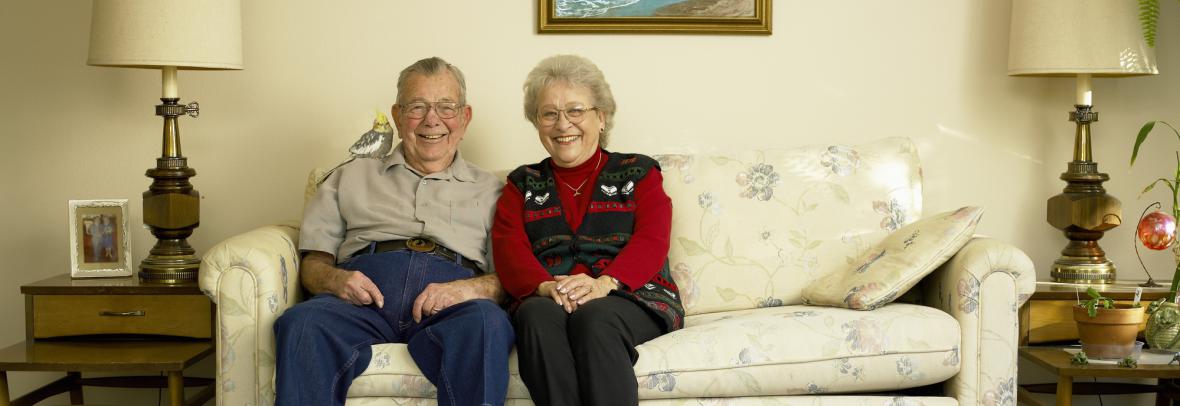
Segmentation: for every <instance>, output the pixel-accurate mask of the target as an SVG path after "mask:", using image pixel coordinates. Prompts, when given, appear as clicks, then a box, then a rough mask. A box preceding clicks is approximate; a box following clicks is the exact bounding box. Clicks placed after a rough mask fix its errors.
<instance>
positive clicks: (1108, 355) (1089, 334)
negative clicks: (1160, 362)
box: [1073, 306, 1145, 359]
mask: <svg viewBox="0 0 1180 406" xmlns="http://www.w3.org/2000/svg"><path fill="white" fill-rule="evenodd" d="M1144 310H1145V309H1144V308H1143V307H1141V306H1140V307H1130V306H1116V307H1115V308H1114V309H1103V308H1099V309H1098V315H1096V316H1094V317H1090V315H1089V314H1087V313H1086V309H1085V308H1083V307H1081V306H1074V308H1073V320H1074V321H1076V322H1077V323H1078V336H1079V337H1080V338H1081V341H1082V351H1085V353H1086V355H1087V356H1089V357H1090V358H1105V359H1118V358H1124V357H1126V356H1128V355H1131V352H1132V351H1133V350H1134V349H1135V337H1136V336H1137V335H1139V326H1140V325H1141V324H1143V315H1144Z"/></svg>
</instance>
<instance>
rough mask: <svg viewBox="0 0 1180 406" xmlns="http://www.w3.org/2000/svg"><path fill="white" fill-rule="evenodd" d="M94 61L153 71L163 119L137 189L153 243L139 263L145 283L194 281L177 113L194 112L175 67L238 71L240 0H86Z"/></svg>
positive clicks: (194, 218)
mask: <svg viewBox="0 0 1180 406" xmlns="http://www.w3.org/2000/svg"><path fill="white" fill-rule="evenodd" d="M86 63H87V64H88V65H94V66H112V67H122V68H146V69H160V70H161V72H162V77H163V95H162V96H161V97H160V100H161V101H162V104H159V105H157V106H156V115H157V116H163V117H164V132H163V135H164V137H163V139H164V141H163V150H162V151H161V154H160V157H159V158H156V167H154V168H151V169H148V170H147V176H148V177H149V178H152V184H151V186H150V187H149V188H148V191H146V192H144V193H143V222H144V224H145V225H147V226H148V227H149V228H150V229H151V232H152V235H154V236H155V237H156V244H155V246H153V247H152V249H151V251H150V252H149V255H148V256H147V257H146V258H144V260H143V262H141V263H140V271H139V277H140V279H142V280H144V281H146V282H160V283H181V282H191V281H195V280H196V279H197V269H198V268H199V266H200V259H198V258H197V257H196V251H195V250H193V248H192V247H191V246H189V244H188V241H187V238H188V237H189V236H190V235H192V233H193V229H195V228H197V226H198V225H200V194H198V193H197V191H196V190H195V189H193V185H192V183H189V178H191V177H193V176H195V175H196V171H194V170H193V169H192V168H190V167H188V159H187V158H185V157H184V155H183V154H182V153H181V150H180V128H179V126H178V123H177V118H178V117H180V116H181V115H184V114H188V115H190V116H192V117H197V115H198V113H199V106H198V105H197V103H196V102H193V103H189V104H188V105H182V104H180V98H179V97H178V96H177V86H176V77H177V74H176V72H177V70H178V69H202V70H227V69H235V70H236V69H242V14H241V3H240V0H188V1H183V0H94V7H93V9H92V13H91V20H90V56H89V58H88V59H87V61H86Z"/></svg>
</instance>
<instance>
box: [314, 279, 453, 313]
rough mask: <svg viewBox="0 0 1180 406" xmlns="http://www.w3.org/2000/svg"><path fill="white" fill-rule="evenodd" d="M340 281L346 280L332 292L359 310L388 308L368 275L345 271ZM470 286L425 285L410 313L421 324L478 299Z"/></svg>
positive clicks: (338, 284)
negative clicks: (441, 313) (448, 309)
mask: <svg viewBox="0 0 1180 406" xmlns="http://www.w3.org/2000/svg"><path fill="white" fill-rule="evenodd" d="M341 277H342V278H343V279H342V280H340V281H339V282H338V283H337V289H334V290H333V293H335V294H336V296H337V297H339V298H340V299H343V300H344V301H345V302H348V303H351V304H353V305H356V306H368V305H370V304H374V303H375V304H377V307H378V308H381V307H385V296H384V295H382V294H381V290H380V289H377V285H376V284H374V283H373V281H372V280H371V279H369V277H367V276H365V274H363V273H360V272H357V271H345V272H344V273H342V274H341ZM468 284H469V281H467V280H462V279H461V280H456V281H451V282H445V283H431V284H429V285H426V289H423V290H422V293H419V294H418V298H417V299H414V307H413V310H412V311H411V313H410V314H411V315H412V316H413V317H414V322H420V321H422V318H423V317H427V316H432V315H434V314H436V313H438V312H440V311H442V310H443V309H446V308H447V307H450V306H452V305H454V304H456V303H462V302H465V301H467V300H469V299H475V298H476V297H475V294H474V293H473V289H472V288H471V287H470V286H468Z"/></svg>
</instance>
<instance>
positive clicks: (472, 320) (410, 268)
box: [274, 250, 515, 406]
mask: <svg viewBox="0 0 1180 406" xmlns="http://www.w3.org/2000/svg"><path fill="white" fill-rule="evenodd" d="M340 267H341V268H344V269H350V270H357V271H360V272H361V273H364V274H365V276H368V277H369V279H372V280H373V283H374V284H376V285H377V287H378V289H380V290H381V294H382V295H384V296H385V307H384V308H377V306H376V305H370V306H354V305H351V304H349V303H348V302H345V301H343V300H341V299H340V298H338V297H336V296H335V295H332V294H329V293H322V294H319V295H316V296H315V297H313V298H311V299H309V300H307V301H305V302H303V303H299V304H297V305H295V306H294V307H292V308H290V309H288V310H287V311H286V312H284V313H283V315H282V316H280V317H279V319H278V320H277V321H276V322H275V326H274V330H275V344H276V353H275V374H276V380H275V404H276V405H330V404H336V405H343V404H344V399H345V396H346V395H347V394H348V387H349V385H351V384H352V380H353V378H356V377H357V376H359V375H360V374H361V372H363V371H364V370H365V369H366V368H368V366H369V360H370V359H371V358H372V355H373V351H372V349H371V348H370V346H372V345H373V344H381V343H406V344H408V345H407V347H408V349H409V352H410V356H411V357H413V359H414V363H415V364H417V365H418V368H419V369H421V370H422V374H423V375H425V376H426V378H427V379H429V380H430V382H432V383H434V385H435V387H437V388H438V404H439V405H457V406H458V405H462V406H466V405H502V404H504V398H505V396H506V395H507V391H508V353H509V351H511V349H512V344H513V341H514V338H515V337H514V333H513V329H512V324H511V323H510V322H509V320H508V315H507V313H505V312H504V310H503V309H501V308H500V307H499V306H498V305H496V303H494V302H492V301H490V300H486V299H480V300H470V301H467V302H463V303H458V304H455V305H453V306H451V307H448V308H446V309H443V310H442V311H440V312H438V313H437V314H435V315H432V316H430V317H425V318H423V319H422V321H421V323H415V322H414V319H413V317H412V316H411V315H410V312H411V310H412V309H413V306H414V299H416V298H417V297H418V294H419V293H421V292H422V290H423V289H424V288H426V285H428V284H430V283H436V282H449V281H453V280H457V279H463V278H469V277H471V276H472V275H473V272H472V271H471V270H469V269H467V268H464V267H462V266H460V265H459V264H458V263H456V262H451V261H447V260H446V259H443V258H440V257H438V256H434V255H430V254H425V253H419V252H412V251H405V250H403V251H389V252H383V253H377V254H367V255H358V256H356V257H354V258H352V259H350V260H349V261H347V262H345V263H344V264H341V265H340Z"/></svg>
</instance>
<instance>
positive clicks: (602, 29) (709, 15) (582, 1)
mask: <svg viewBox="0 0 1180 406" xmlns="http://www.w3.org/2000/svg"><path fill="white" fill-rule="evenodd" d="M772 1H773V0H537V10H538V17H537V32H539V33H543V34H544V33H706V34H761V35H770V4H771V2H772Z"/></svg>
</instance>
